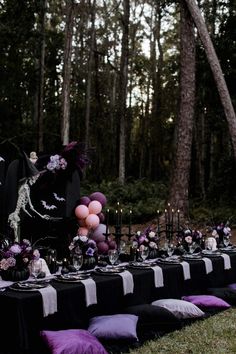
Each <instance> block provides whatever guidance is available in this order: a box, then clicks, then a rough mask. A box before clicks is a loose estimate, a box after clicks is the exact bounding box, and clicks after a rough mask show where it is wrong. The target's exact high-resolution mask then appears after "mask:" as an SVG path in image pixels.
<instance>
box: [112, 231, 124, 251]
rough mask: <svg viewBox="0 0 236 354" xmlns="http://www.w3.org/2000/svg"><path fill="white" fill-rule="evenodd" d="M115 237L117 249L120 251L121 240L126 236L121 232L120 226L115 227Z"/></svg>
mask: <svg viewBox="0 0 236 354" xmlns="http://www.w3.org/2000/svg"><path fill="white" fill-rule="evenodd" d="M112 235H114V236H115V240H116V244H117V249H118V250H119V248H120V239H121V237H122V236H124V234H122V232H121V226H120V225H115V232H113V234H112Z"/></svg>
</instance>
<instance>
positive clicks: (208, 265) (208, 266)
mask: <svg viewBox="0 0 236 354" xmlns="http://www.w3.org/2000/svg"><path fill="white" fill-rule="evenodd" d="M202 260H203V262H204V263H205V268H206V274H209V273H211V272H212V271H213V266H212V261H211V259H209V258H206V257H203V258H202Z"/></svg>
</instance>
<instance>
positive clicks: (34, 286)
mask: <svg viewBox="0 0 236 354" xmlns="http://www.w3.org/2000/svg"><path fill="white" fill-rule="evenodd" d="M48 285H49V281H35V282H34V281H27V282H22V283H21V282H19V283H14V284H12V285H11V286H9V289H11V290H15V291H35V290H39V289H43V288H46V287H47V286H48Z"/></svg>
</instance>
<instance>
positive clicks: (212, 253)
mask: <svg viewBox="0 0 236 354" xmlns="http://www.w3.org/2000/svg"><path fill="white" fill-rule="evenodd" d="M202 255H203V256H204V257H213V258H214V257H220V256H221V251H219V250H218V249H216V250H214V251H212V250H202Z"/></svg>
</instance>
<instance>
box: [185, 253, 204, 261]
mask: <svg viewBox="0 0 236 354" xmlns="http://www.w3.org/2000/svg"><path fill="white" fill-rule="evenodd" d="M182 258H183V260H188V261H191V260H193V261H195V260H198V259H202V256H201V255H200V254H184V255H183V256H182Z"/></svg>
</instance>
